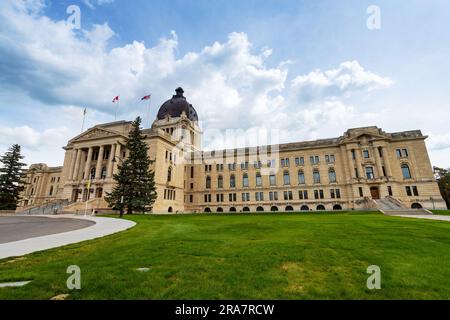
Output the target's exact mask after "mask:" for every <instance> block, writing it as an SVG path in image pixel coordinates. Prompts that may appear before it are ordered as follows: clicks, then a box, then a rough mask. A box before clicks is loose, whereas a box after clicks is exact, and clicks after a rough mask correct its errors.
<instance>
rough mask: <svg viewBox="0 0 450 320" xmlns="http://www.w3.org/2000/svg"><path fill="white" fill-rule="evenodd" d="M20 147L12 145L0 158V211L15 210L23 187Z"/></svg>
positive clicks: (22, 165)
mask: <svg viewBox="0 0 450 320" xmlns="http://www.w3.org/2000/svg"><path fill="white" fill-rule="evenodd" d="M22 159H23V156H22V155H21V154H20V146H19V145H18V144H14V145H13V146H12V147H11V148H9V149H8V151H7V152H6V153H5V154H4V155H3V156H2V157H0V163H1V164H2V165H1V168H0V210H16V208H17V202H18V201H19V199H20V197H19V193H20V192H21V191H22V190H23V189H24V187H23V181H22V177H23V168H22V167H24V166H26V164H24V163H22V162H20V160H22Z"/></svg>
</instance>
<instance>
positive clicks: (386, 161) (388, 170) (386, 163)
mask: <svg viewBox="0 0 450 320" xmlns="http://www.w3.org/2000/svg"><path fill="white" fill-rule="evenodd" d="M381 151H382V153H383V160H384V166H385V167H386V175H387V176H388V177H392V171H391V164H390V162H389V154H388V153H387V147H382V149H381Z"/></svg>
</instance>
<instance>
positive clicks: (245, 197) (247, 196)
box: [242, 192, 250, 201]
mask: <svg viewBox="0 0 450 320" xmlns="http://www.w3.org/2000/svg"><path fill="white" fill-rule="evenodd" d="M242 201H250V192H243V193H242Z"/></svg>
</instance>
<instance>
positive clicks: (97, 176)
mask: <svg viewBox="0 0 450 320" xmlns="http://www.w3.org/2000/svg"><path fill="white" fill-rule="evenodd" d="M104 150H105V146H100V150H99V151H98V159H97V166H96V167H95V179H100V178H101V177H100V175H101V172H102V171H101V170H102V164H103V152H104Z"/></svg>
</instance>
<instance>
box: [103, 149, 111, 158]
mask: <svg viewBox="0 0 450 320" xmlns="http://www.w3.org/2000/svg"><path fill="white" fill-rule="evenodd" d="M109 153H110V150H109V149H106V150H105V152H104V153H103V160H108V159H109Z"/></svg>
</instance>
